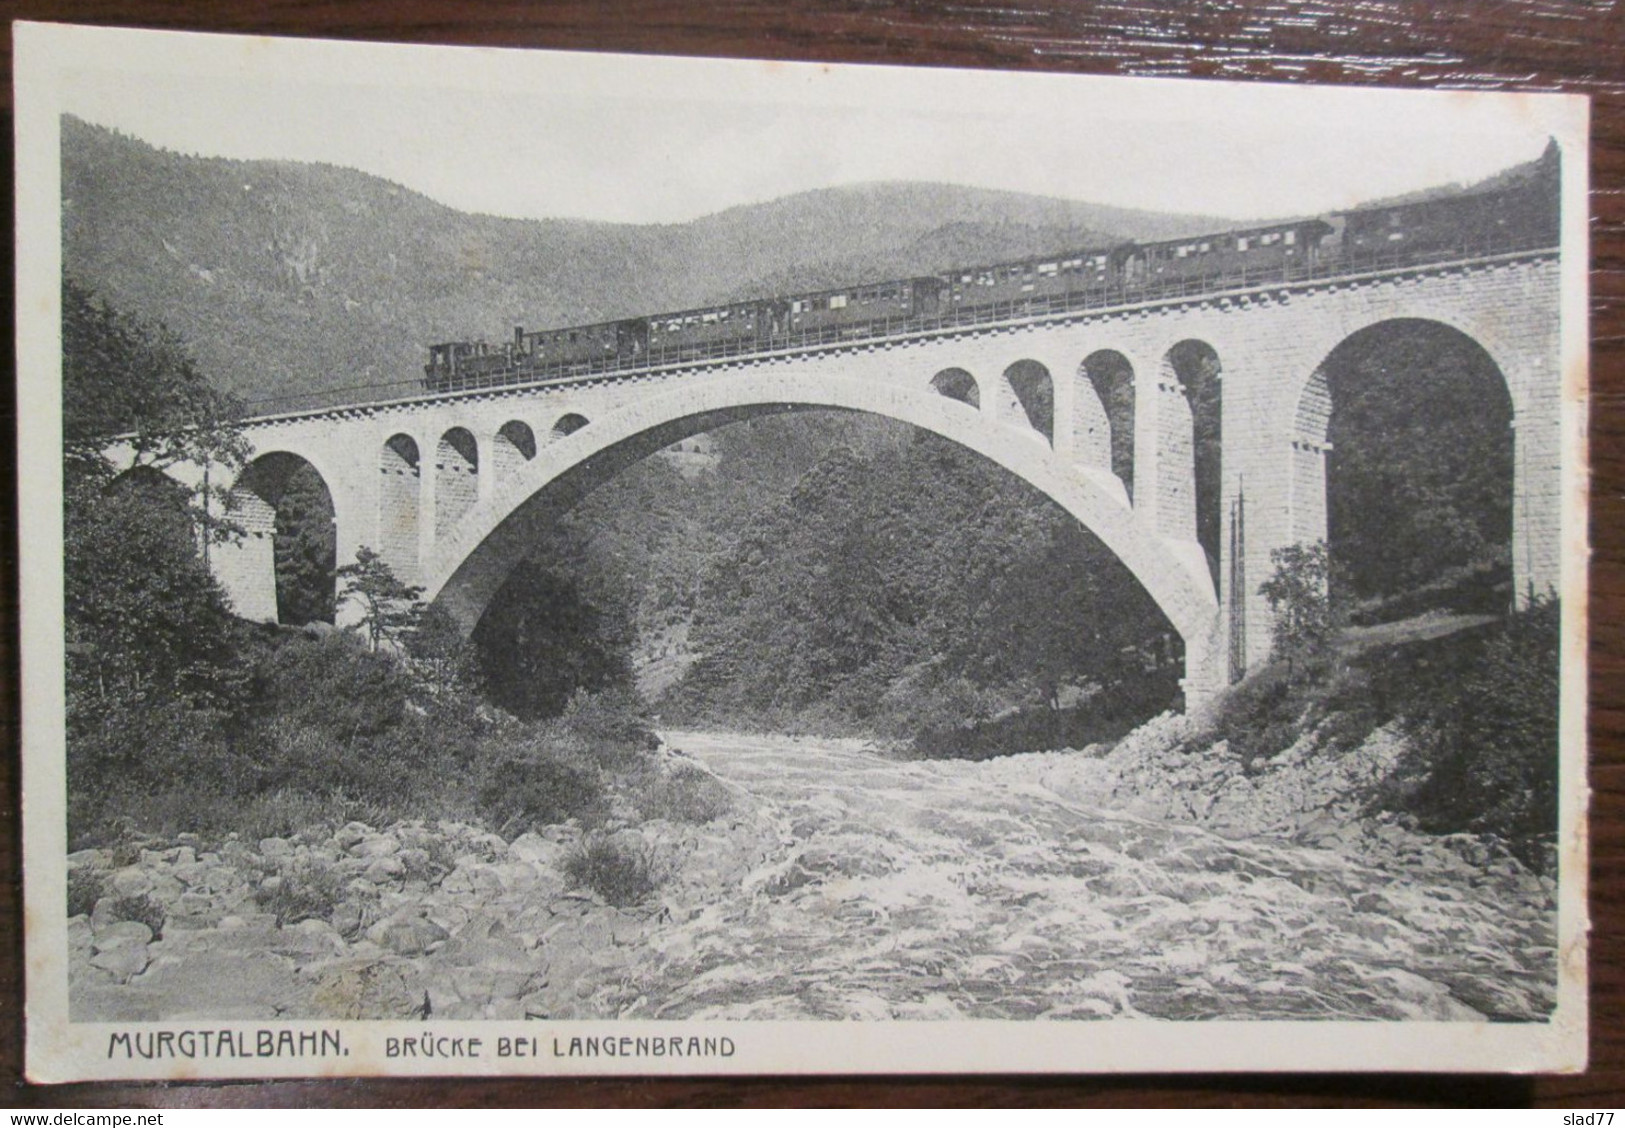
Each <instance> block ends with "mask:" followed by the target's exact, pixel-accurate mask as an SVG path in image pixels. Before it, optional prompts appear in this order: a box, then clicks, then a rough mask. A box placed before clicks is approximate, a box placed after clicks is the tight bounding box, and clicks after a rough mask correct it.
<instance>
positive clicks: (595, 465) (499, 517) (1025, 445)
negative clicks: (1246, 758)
mask: <svg viewBox="0 0 1625 1128" xmlns="http://www.w3.org/2000/svg"><path fill="white" fill-rule="evenodd" d="M817 409H826V410H831V409H832V410H838V411H854V412H866V413H870V414H875V415H882V416H886V417H889V418H892V419H897V420H900V421H902V422H904V423H908V424H911V425H913V426H915V427H919V428H921V429H923V430H926V431H931V432H933V433H935V434H937V435H940V436H942V437H943V438H946V439H948V440H950V441H952V442H955V443H958V444H960V445H961V446H964V447H966V448H967V449H969V450H972V451H974V452H976V453H977V454H980V455H982V456H983V457H986V458H988V459H990V460H991V461H993V462H994V463H996V464H998V465H999V466H1002V467H1003V468H1004V469H1006V470H1008V471H1009V472H1011V473H1013V474H1015V475H1016V476H1018V477H1019V478H1021V479H1022V480H1023V481H1025V482H1027V483H1028V484H1029V485H1031V486H1033V487H1034V488H1035V489H1037V490H1039V491H1040V492H1041V493H1043V494H1044V495H1045V496H1047V497H1048V498H1050V499H1051V500H1052V501H1054V502H1055V503H1056V504H1057V505H1059V506H1060V507H1061V508H1062V509H1064V510H1065V511H1066V512H1068V513H1070V514H1071V515H1072V516H1073V518H1074V519H1076V520H1077V521H1079V522H1080V523H1081V524H1083V525H1084V526H1085V527H1086V528H1087V529H1089V531H1090V532H1091V533H1093V534H1094V535H1095V536H1096V537H1098V538H1099V539H1100V541H1101V542H1102V543H1103V544H1104V545H1105V546H1106V547H1107V549H1109V550H1110V551H1111V552H1113V553H1114V554H1115V555H1116V556H1117V557H1118V559H1119V560H1121V561H1122V562H1123V563H1124V565H1125V566H1126V567H1127V568H1128V569H1129V570H1130V572H1131V573H1132V574H1133V575H1134V576H1135V578H1136V579H1137V580H1138V581H1139V582H1140V584H1141V585H1142V586H1143V587H1144V588H1145V590H1146V591H1147V593H1148V594H1149V595H1150V596H1151V597H1152V599H1153V600H1154V601H1155V602H1156V604H1157V605H1158V607H1159V608H1160V609H1161V610H1162V612H1163V614H1164V615H1166V616H1167V618H1168V621H1169V622H1170V623H1171V624H1172V625H1173V627H1174V629H1175V630H1176V631H1178V632H1179V634H1180V636H1181V637H1182V639H1183V640H1184V644H1185V655H1186V658H1185V661H1186V681H1187V692H1188V694H1189V693H1190V692H1192V691H1196V692H1198V693H1201V692H1205V691H1206V690H1208V689H1209V688H1211V687H1216V684H1217V682H1216V680H1215V679H1216V678H1217V677H1218V676H1219V675H1218V673H1217V672H1216V666H1215V658H1214V653H1215V651H1214V644H1215V635H1216V627H1217V620H1218V601H1217V598H1216V596H1215V594H1214V589H1213V585H1212V582H1211V580H1210V579H1209V577H1208V575H1207V570H1206V568H1205V567H1202V566H1199V564H1200V562H1199V561H1197V562H1193V561H1192V560H1191V559H1190V554H1189V553H1187V552H1181V551H1178V549H1177V546H1171V545H1169V544H1167V543H1166V542H1164V541H1163V539H1162V538H1160V537H1158V536H1157V535H1156V534H1155V532H1154V531H1153V530H1151V529H1150V528H1149V527H1147V525H1146V524H1145V522H1143V521H1141V520H1136V517H1135V514H1134V511H1133V510H1132V508H1130V507H1129V505H1127V504H1126V499H1125V498H1124V496H1123V494H1122V492H1121V490H1120V489H1117V490H1113V489H1111V488H1108V483H1104V482H1101V481H1097V480H1096V479H1095V478H1094V477H1093V476H1091V475H1089V474H1080V473H1079V472H1078V470H1077V468H1076V467H1073V466H1071V465H1069V462H1068V460H1066V459H1063V458H1059V457H1056V456H1055V454H1054V452H1053V451H1052V450H1050V448H1049V446H1048V444H1047V443H1039V442H1035V441H1034V436H1033V435H1032V434H1030V433H1022V431H1021V430H1020V429H1018V428H1014V427H1003V426H995V427H990V426H989V425H988V420H987V418H986V416H985V414H984V413H983V412H982V411H979V410H978V409H977V408H974V407H972V406H970V405H969V404H966V403H963V402H960V401H959V400H956V399H952V398H949V397H947V396H944V395H941V394H939V393H938V392H937V391H935V390H933V389H931V388H929V387H924V388H918V389H916V388H912V387H908V386H903V385H898V384H892V383H887V382H879V381H873V380H867V379H854V378H850V377H841V376H832V375H828V374H825V373H819V374H817V375H813V374H811V373H807V372H799V371H796V370H795V368H793V367H792V368H790V369H788V370H784V369H781V370H777V371H774V372H771V373H751V374H748V375H747V374H743V373H737V372H736V373H731V374H723V375H721V376H719V377H717V378H714V379H711V380H708V381H705V382H703V383H701V382H696V383H693V384H687V385H685V386H683V387H680V388H677V389H675V390H672V391H669V392H664V393H657V394H653V395H649V396H648V397H647V398H640V399H638V400H637V401H635V402H634V403H632V404H631V405H629V406H623V407H621V408H620V409H619V410H616V411H613V412H608V413H605V414H603V415H601V416H598V417H595V418H594V419H593V420H592V421H591V423H590V424H588V425H586V426H583V427H581V428H579V429H577V430H575V431H573V432H571V433H569V434H567V435H562V436H560V437H557V438H555V439H554V440H553V441H551V442H549V443H548V444H546V445H545V446H544V447H542V448H541V449H540V450H538V452H537V454H536V457H534V458H533V459H531V460H529V461H528V462H526V463H524V465H523V466H522V467H521V468H520V469H519V472H518V473H517V474H516V475H514V476H513V477H512V478H510V479H509V480H508V481H507V482H505V483H503V484H502V485H500V486H498V487H497V489H496V490H494V491H493V492H492V494H491V495H490V496H488V497H487V498H485V499H483V500H482V501H480V502H479V503H478V504H477V505H475V506H474V507H473V508H471V509H470V510H469V511H468V512H467V513H465V514H464V515H463V516H462V519H461V520H459V521H458V523H457V525H456V527H455V528H454V529H453V530H451V531H450V533H449V535H448V536H447V537H446V538H444V539H443V540H441V541H439V542H437V543H436V545H435V550H434V554H433V556H432V558H431V559H430V560H429V561H428V562H427V564H428V566H427V567H426V568H425V570H424V573H425V574H424V576H423V583H424V588H425V598H427V599H429V600H431V601H433V602H435V603H437V604H438V605H440V606H442V607H444V608H445V609H446V610H447V611H448V612H449V613H450V614H451V615H452V617H453V618H454V619H455V620H456V621H457V622H458V624H459V625H460V626H461V627H462V628H463V629H464V630H465V631H471V630H472V629H473V627H474V625H475V624H476V623H477V622H478V621H479V618H480V616H481V615H482V614H483V613H484V611H485V608H486V606H487V605H488V604H489V602H490V601H491V599H492V598H493V597H494V596H495V594H496V592H497V590H498V589H499V588H500V587H501V586H502V583H503V582H504V580H505V579H506V578H507V576H508V575H509V573H510V572H511V571H512V569H513V568H514V567H515V566H516V565H517V564H518V563H519V562H520V561H521V560H522V559H523V558H524V557H525V555H526V554H527V553H528V552H529V551H530V548H531V546H532V545H534V544H535V543H536V542H535V534H536V533H537V532H538V531H539V530H541V529H543V528H545V527H547V526H548V525H550V524H551V523H553V522H554V521H556V520H557V519H558V518H559V517H560V516H561V515H562V514H564V513H566V512H568V511H569V510H570V509H571V508H572V507H573V506H574V505H575V504H576V503H577V502H578V501H579V500H580V499H581V498H582V497H584V496H585V495H586V494H588V493H590V492H591V491H592V490H594V489H596V488H597V487H598V486H599V485H601V484H603V483H604V482H607V481H608V480H609V479H611V478H613V477H614V476H615V475H617V474H619V473H620V472H622V471H623V470H625V469H627V468H628V467H630V466H632V465H633V464H634V463H636V462H638V461H641V460H642V459H644V458H646V457H648V456H649V455H651V454H653V453H655V452H656V451H658V450H661V449H664V448H665V447H667V446H670V445H671V444H673V443H675V442H679V441H681V440H683V439H685V438H689V437H691V436H693V435H696V434H699V433H701V432H705V431H710V430H714V429H715V428H717V427H721V426H724V425H726V424H728V423H734V422H739V421H742V420H746V419H751V418H757V417H760V416H764V415H773V414H783V413H788V412H794V411H801V410H817ZM1109 485H1116V482H1115V481H1114V482H1111V483H1109Z"/></svg>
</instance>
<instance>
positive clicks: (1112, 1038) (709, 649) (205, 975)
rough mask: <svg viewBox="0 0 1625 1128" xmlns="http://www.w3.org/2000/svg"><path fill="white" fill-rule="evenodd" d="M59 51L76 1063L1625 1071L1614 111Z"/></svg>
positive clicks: (45, 1028)
mask: <svg viewBox="0 0 1625 1128" xmlns="http://www.w3.org/2000/svg"><path fill="white" fill-rule="evenodd" d="M15 36H16V82H17V89H16V105H17V136H16V144H17V170H18V177H17V209H18V215H17V231H18V256H17V260H18V278H17V302H18V309H17V323H18V395H19V408H20V417H21V419H22V421H23V425H22V427H21V429H20V436H19V457H20V460H21V472H20V478H21V491H22V498H23V505H22V507H21V512H22V518H21V520H22V530H21V545H22V553H23V560H22V567H23V573H22V608H23V682H24V694H25V702H24V705H25V712H24V717H23V722H24V744H25V746H24V765H23V769H24V770H23V778H24V789H25V791H24V804H25V811H24V814H25V853H24V861H25V866H26V872H25V884H26V903H27V925H28V931H27V998H26V1006H27V1020H28V1021H27V1025H28V1048H27V1058H28V1069H29V1075H30V1076H31V1077H33V1078H34V1079H36V1080H42V1081H68V1080H83V1079H100V1078H133V1079H140V1078H173V1079H182V1078H235V1077H289V1076H312V1075H320V1076H353V1075H389V1074H417V1075H427V1074H461V1075H479V1074H496V1073H520V1074H523V1073H534V1074H593V1073H600V1074H674V1073H699V1074H726V1073H799V1072H840V1073H863V1072H880V1071H883V1072H888V1073H919V1072H933V1071H952V1072H956V1073H963V1072H979V1071H985V1072H994V1071H997V1072H1028V1071H1043V1072H1073V1071H1076V1072H1105V1071H1137V1070H1140V1071H1150V1070H1155V1071H1160V1072H1166V1071H1180V1070H1204V1071H1213V1070H1458V1071H1465V1070H1471V1071H1488V1070H1498V1071H1559V1070H1576V1069H1581V1068H1583V1067H1584V1063H1585V1054H1586V1014H1587V1011H1586V999H1587V994H1586V992H1587V980H1586V919H1587V918H1586V901H1585V884H1584V883H1585V866H1586V848H1585V830H1584V827H1585V822H1584V811H1585V795H1586V791H1585V715H1584V706H1585V698H1584V689H1585V666H1584V662H1585V634H1586V619H1585V616H1586V585H1585V576H1586V572H1585V569H1586V557H1587V545H1586V510H1585V467H1586V452H1585V445H1584V444H1585V409H1586V394H1587V367H1586V366H1587V329H1586V320H1585V308H1586V306H1585V297H1586V281H1587V279H1586V270H1587V263H1586V254H1587V248H1586V190H1587V148H1586V144H1587V112H1588V107H1587V104H1586V102H1585V100H1584V99H1580V98H1573V97H1566V96H1557V95H1529V94H1520V95H1505V94H1495V93H1468V92H1452V93H1444V92H1419V91H1387V90H1355V89H1335V88H1316V87H1309V86H1303V87H1291V88H1288V87H1282V86H1273V85H1230V84H1223V83H1212V82H1200V83H1192V82H1176V81H1160V80H1159V81H1150V80H1144V81H1142V80H1122V79H1095V78H1085V77H1080V76H1068V75H1058V74H1043V75H1039V74H1005V73H982V72H961V71H949V70H933V69H924V68H903V67H847V66H819V65H811V64H786V63H760V62H749V61H737V60H734V61H722V60H703V59H680V58H659V57H621V56H613V55H574V54H561V53H549V52H524V51H498V50H473V49H460V48H427V47H408V46H382V45H379V46H373V45H365V44H354V43H330V42H320V41H291V40H290V41H278V40H271V39H256V38H238V37H226V36H202V35H183V34H172V33H151V32H136V31H120V30H109V29H90V28H75V27H65V26H52V25H42V24H20V25H18V26H17V28H16V32H15Z"/></svg>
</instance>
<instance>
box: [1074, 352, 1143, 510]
mask: <svg viewBox="0 0 1625 1128" xmlns="http://www.w3.org/2000/svg"><path fill="white" fill-rule="evenodd" d="M1079 384H1080V386H1079V387H1078V389H1077V392H1078V394H1077V396H1076V397H1075V402H1076V403H1077V404H1079V405H1080V406H1079V408H1078V411H1079V418H1078V419H1077V434H1078V436H1079V438H1078V443H1079V447H1078V449H1079V454H1080V460H1081V461H1085V462H1086V463H1087V464H1099V465H1105V466H1109V467H1110V469H1111V472H1112V473H1113V474H1116V475H1117V478H1118V480H1119V481H1120V482H1122V483H1123V488H1124V489H1125V490H1126V491H1127V492H1128V496H1129V500H1130V501H1131V502H1132V501H1133V500H1134V366H1133V365H1132V364H1130V363H1129V360H1128V358H1127V357H1126V356H1124V355H1123V354H1122V353H1120V352H1118V351H1116V350H1115V349H1100V350H1099V351H1097V352H1093V353H1090V354H1089V355H1088V357H1086V358H1085V359H1084V362H1083V365H1082V367H1081V368H1080V369H1079ZM1086 392H1087V394H1085V393H1086ZM1096 407H1098V408H1099V413H1098V414H1096V412H1095V410H1094V409H1095V408H1096ZM1102 438H1103V439H1104V440H1105V447H1106V451H1105V458H1104V459H1101V458H1100V455H1099V454H1098V453H1096V454H1095V455H1094V456H1093V457H1094V461H1091V460H1090V458H1089V456H1088V455H1087V454H1086V453H1085V452H1087V451H1089V450H1090V447H1089V446H1088V444H1089V443H1091V442H1093V443H1096V444H1098V443H1099V442H1100V440H1101V439H1102Z"/></svg>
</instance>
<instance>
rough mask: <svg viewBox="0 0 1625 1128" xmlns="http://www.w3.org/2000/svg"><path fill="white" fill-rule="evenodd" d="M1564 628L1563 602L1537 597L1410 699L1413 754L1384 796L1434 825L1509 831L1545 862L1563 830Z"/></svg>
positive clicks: (1532, 857)
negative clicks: (1468, 658) (1455, 669)
mask: <svg viewBox="0 0 1625 1128" xmlns="http://www.w3.org/2000/svg"><path fill="white" fill-rule="evenodd" d="M1560 626H1561V608H1560V604H1559V603H1558V601H1557V600H1556V599H1553V598H1546V597H1542V598H1536V599H1534V600H1532V601H1531V602H1530V604H1529V606H1528V607H1527V608H1526V609H1525V610H1523V611H1520V612H1518V613H1516V614H1514V615H1513V616H1511V617H1510V618H1509V619H1508V620H1507V621H1506V623H1505V625H1504V626H1503V627H1502V628H1501V629H1500V630H1499V631H1498V632H1496V633H1495V634H1494V635H1493V636H1492V637H1491V638H1490V639H1489V640H1488V642H1487V643H1486V644H1485V645H1484V646H1483V648H1482V650H1481V651H1479V652H1478V653H1477V656H1476V658H1475V660H1473V661H1472V662H1471V663H1470V664H1467V665H1466V666H1465V669H1463V670H1462V671H1460V672H1459V673H1456V674H1455V676H1452V677H1449V678H1444V677H1440V678H1438V679H1436V680H1435V682H1434V688H1435V692H1434V693H1431V694H1428V695H1426V696H1423V697H1419V698H1416V699H1413V700H1412V701H1411V702H1409V703H1407V706H1406V707H1405V708H1404V710H1403V711H1402V720H1403V723H1404V726H1405V730H1406V733H1407V735H1408V736H1409V737H1410V744H1411V751H1410V753H1409V754H1408V755H1407V756H1406V758H1405V760H1404V761H1403V762H1402V764H1401V767H1400V771H1399V772H1397V773H1396V778H1395V779H1394V781H1393V782H1392V784H1391V785H1390V787H1389V788H1388V789H1387V791H1386V793H1385V794H1384V795H1383V796H1381V797H1380V800H1379V801H1380V802H1381V803H1382V804H1383V805H1385V806H1387V807H1389V808H1390V809H1395V810H1401V811H1406V812H1409V813H1410V814H1412V815H1414V816H1416V818H1417V820H1418V821H1419V822H1420V823H1421V825H1422V826H1423V828H1424V829H1426V830H1430V831H1436V832H1442V833H1451V832H1457V831H1471V832H1476V833H1490V834H1495V835H1499V836H1502V837H1504V838H1506V839H1507V841H1508V844H1509V846H1510V847H1511V848H1512V850H1513V852H1514V853H1515V854H1517V855H1518V857H1519V858H1520V859H1521V860H1523V861H1524V862H1526V863H1527V864H1529V865H1531V866H1533V867H1535V868H1537V869H1539V868H1541V867H1542V866H1543V865H1544V859H1545V857H1546V853H1547V851H1546V846H1547V844H1548V843H1549V842H1550V840H1551V838H1552V836H1553V835H1554V833H1555V832H1556V829H1557V741H1558V706H1559V697H1560V694H1559V655H1560V635H1561V631H1560Z"/></svg>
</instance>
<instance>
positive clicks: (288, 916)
mask: <svg viewBox="0 0 1625 1128" xmlns="http://www.w3.org/2000/svg"><path fill="white" fill-rule="evenodd" d="M277 876H278V880H277V882H276V884H275V885H274V886H273V887H272V888H269V889H267V888H266V887H264V886H261V887H260V888H259V889H256V890H255V891H254V903H255V904H257V905H258V906H259V907H260V910H261V911H262V912H267V913H275V914H276V922H277V924H278V925H279V926H281V925H289V924H298V923H299V922H300V921H302V920H326V919H327V918H328V917H330V916H331V915H332V914H333V909H334V907H335V906H337V905H338V903H339V902H340V901H344V900H347V899H348V898H349V892H348V890H347V889H346V888H345V886H346V879H345V877H344V875H343V874H341V873H340V872H339V871H338V870H336V869H332V868H329V867H327V866H318V865H311V864H308V863H307V864H305V865H295V866H289V867H288V868H287V869H285V870H283V871H282V872H281V873H280V874H278V875H277Z"/></svg>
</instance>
